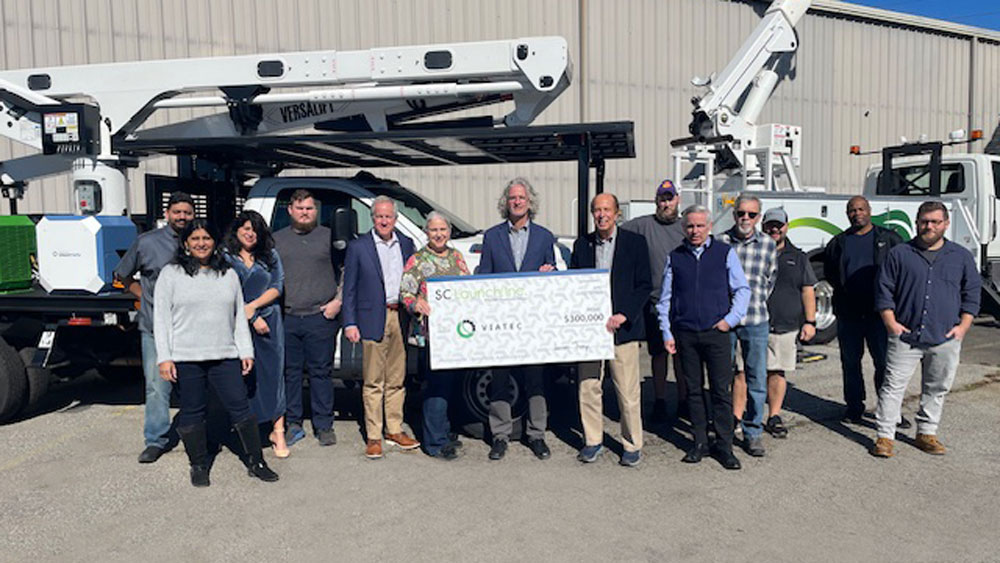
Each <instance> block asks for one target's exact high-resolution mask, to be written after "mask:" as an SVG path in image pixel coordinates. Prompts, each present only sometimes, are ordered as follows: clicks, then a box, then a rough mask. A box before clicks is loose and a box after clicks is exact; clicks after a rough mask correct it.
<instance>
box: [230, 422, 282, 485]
mask: <svg viewBox="0 0 1000 563" xmlns="http://www.w3.org/2000/svg"><path fill="white" fill-rule="evenodd" d="M233 429H234V430H236V434H237V435H238V436H239V437H240V442H242V443H243V449H244V451H246V454H247V473H249V474H250V476H251V477H256V478H258V479H260V480H261V481H267V482H272V481H277V480H278V474H277V473H275V472H274V471H271V468H270V467H268V466H267V464H266V463H264V454H262V453H261V451H260V430H259V429H258V428H257V421H256V420H254V419H253V418H252V417H251V418H249V419H247V420H244V421H243V422H237V423H236V424H234V425H233Z"/></svg>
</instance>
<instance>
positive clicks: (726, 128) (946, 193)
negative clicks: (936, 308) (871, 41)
mask: <svg viewBox="0 0 1000 563" xmlns="http://www.w3.org/2000/svg"><path fill="white" fill-rule="evenodd" d="M810 4H811V1H810V0H775V1H774V2H772V4H771V5H770V7H769V8H768V9H767V11H766V12H765V14H764V17H763V18H762V19H761V21H760V22H759V23H758V25H757V27H756V28H755V29H754V31H753V33H752V34H751V35H750V36H749V37H748V38H747V39H746V41H745V42H744V43H743V45H742V47H741V48H740V50H739V51H738V52H737V53H736V55H735V56H734V57H733V58H732V60H731V61H730V62H729V64H728V65H727V66H726V67H725V69H723V70H722V72H721V73H720V74H719V75H718V76H715V75H712V76H710V77H709V78H707V79H703V78H697V77H696V78H695V79H693V80H692V83H693V84H695V85H696V86H699V87H703V88H705V90H706V92H705V93H704V95H702V96H700V97H696V98H694V99H693V100H692V103H693V104H694V109H693V112H692V119H691V123H690V125H689V127H688V132H689V133H690V136H688V137H684V138H680V139H675V140H673V141H671V146H672V147H674V148H675V149H676V150H675V151H674V152H673V153H672V157H673V167H674V169H673V173H674V178H680V179H681V186H682V194H683V197H684V200H685V204H693V203H698V204H702V205H705V206H706V207H708V208H709V209H711V210H712V217H713V222H714V225H715V230H716V231H717V232H722V231H724V230H726V229H728V228H729V227H730V226H731V225H732V224H733V219H732V206H733V203H734V201H735V199H736V196H737V195H739V193H741V192H750V193H753V195H755V196H757V197H758V198H760V199H761V203H762V206H763V210H767V209H770V208H773V207H781V208H784V209H785V211H786V212H787V214H788V217H789V233H790V235H789V236H790V238H791V239H792V240H794V241H795V244H796V245H797V246H799V247H800V248H802V249H803V250H804V251H806V253H807V254H808V255H809V257H810V260H811V261H812V263H813V265H814V270H815V271H816V273H817V277H818V278H819V280H820V281H819V283H818V284H817V286H816V299H817V315H816V324H817V336H816V338H815V339H814V342H818V343H822V342H827V341H829V340H831V339H833V338H834V337H835V335H836V318H835V316H834V315H833V307H832V287H831V286H830V284H829V283H828V282H827V281H826V280H824V279H823V269H822V261H823V252H824V249H825V247H826V244H827V242H829V240H830V239H831V238H832V237H833V236H834V235H836V234H837V233H840V232H841V231H842V230H844V229H846V228H847V227H848V226H849V223H848V221H847V217H846V213H845V209H846V204H847V200H848V199H850V197H852V195H853V194H828V193H826V190H825V189H823V188H814V187H808V188H807V187H804V186H802V185H801V183H800V181H799V174H798V169H799V167H800V165H801V160H802V129H801V128H800V127H798V126H795V125H785V124H776V123H770V124H759V123H758V118H759V116H760V113H761V110H762V109H763V108H764V106H765V105H766V103H767V101H768V99H769V98H770V96H771V94H772V93H773V92H774V90H775V88H776V86H777V85H778V83H779V82H780V81H781V80H782V79H784V78H785V77H786V76H787V68H788V67H789V61H790V59H791V57H792V55H794V53H795V51H796V49H797V48H798V46H799V38H798V35H797V34H796V31H795V26H796V24H797V23H798V22H799V21H800V20H801V19H802V17H803V16H804V15H805V13H806V10H808V8H809V6H810ZM978 136H981V132H978V131H977V132H973V134H972V137H973V138H977V137H978ZM965 137H966V134H965V132H964V131H955V132H952V133H951V134H950V135H949V140H948V141H945V142H933V143H928V142H919V143H905V142H904V144H903V145H900V146H896V147H886V148H885V149H883V150H882V151H881V153H882V154H883V159H882V162H881V163H879V164H873V165H872V166H870V167H869V168H868V170H867V172H866V175H865V180H864V189H863V191H862V194H863V195H864V196H865V197H866V198H868V200H869V202H870V203H871V207H872V221H873V222H874V223H876V224H880V225H882V226H885V227H888V228H892V229H894V230H896V232H897V233H899V234H900V235H901V236H902V237H903V239H904V240H909V239H910V238H912V237H913V236H914V235H915V220H916V210H917V208H918V207H919V205H920V204H921V203H922V202H923V201H925V200H926V199H929V198H937V199H941V200H942V201H944V202H945V204H946V205H947V206H948V208H949V210H950V213H951V229H950V232H949V233H947V236H948V237H949V239H950V240H952V241H954V242H957V243H959V244H961V245H962V246H964V247H966V248H967V249H968V250H969V251H970V252H971V253H972V255H973V256H974V257H975V258H976V262H977V264H978V265H979V266H980V268H981V270H982V275H983V278H984V280H983V281H984V283H983V288H984V289H983V311H984V312H988V313H991V314H993V315H994V316H997V315H1000V295H998V292H997V290H998V285H997V281H998V280H1000V241H997V214H998V213H997V212H998V211H1000V204H998V203H997V196H998V194H1000V157H998V156H996V155H990V154H968V153H964V154H948V155H944V156H942V154H941V148H942V147H944V146H947V145H949V144H957V143H964V142H969V141H970V140H971V139H966V138H965ZM852 151H853V152H860V151H859V150H855V149H852ZM876 152H878V151H876ZM883 170H892V174H887V175H884V174H882V171H883ZM651 210H652V206H651V205H649V204H646V205H642V204H639V203H636V202H633V203H631V204H630V206H629V213H630V214H632V215H637V214H641V213H643V212H651Z"/></svg>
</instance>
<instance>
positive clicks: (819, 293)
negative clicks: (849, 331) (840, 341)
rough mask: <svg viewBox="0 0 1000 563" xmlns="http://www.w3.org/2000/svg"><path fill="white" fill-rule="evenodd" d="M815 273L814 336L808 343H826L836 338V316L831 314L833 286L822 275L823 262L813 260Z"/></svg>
mask: <svg viewBox="0 0 1000 563" xmlns="http://www.w3.org/2000/svg"><path fill="white" fill-rule="evenodd" d="M813 272H814V273H815V274H816V279H817V280H819V281H818V282H816V285H814V286H813V288H814V290H815V291H816V336H814V337H813V339H812V341H810V342H809V344H826V343H828V342H831V341H832V340H833V339H834V338H837V317H836V316H835V315H834V314H833V286H832V285H830V282H828V281H826V279H825V277H824V276H823V264H821V263H819V262H813Z"/></svg>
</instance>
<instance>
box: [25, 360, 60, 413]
mask: <svg viewBox="0 0 1000 563" xmlns="http://www.w3.org/2000/svg"><path fill="white" fill-rule="evenodd" d="M35 350H36V348H21V351H20V352H18V355H20V356H21V362H23V363H24V374H25V377H26V378H27V380H28V396H27V402H26V403H25V404H24V408H26V409H30V408H31V407H34V406H35V405H37V404H38V402H39V401H41V400H42V397H44V396H45V393H47V392H48V390H49V383H50V382H51V381H52V372H51V371H49V370H47V369H45V368H41V367H31V361H32V360H33V359H34V357H35Z"/></svg>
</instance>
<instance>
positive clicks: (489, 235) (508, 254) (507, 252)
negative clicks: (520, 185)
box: [476, 221, 556, 274]
mask: <svg viewBox="0 0 1000 563" xmlns="http://www.w3.org/2000/svg"><path fill="white" fill-rule="evenodd" d="M507 225H508V223H507V221H504V222H503V223H500V224H499V225H494V226H492V227H490V228H489V229H487V230H486V232H485V233H483V253H482V255H481V256H480V258H479V267H477V268H476V273H477V274H501V273H506V272H537V271H538V268H541V267H542V264H550V265H552V266H553V267H555V265H556V254H555V252H554V251H553V250H552V247H553V246H555V244H556V237H555V236H553V235H552V233H551V232H550V231H549V230H548V229H546V228H545V227H543V226H541V225H538V224H536V223H535V222H534V221H531V222H530V223H528V249H527V250H526V251H525V253H524V260H522V261H521V269H520V270H518V269H517V268H516V267H514V250H513V249H511V247H510V235H509V234H508V233H509V230H508V226H507Z"/></svg>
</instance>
